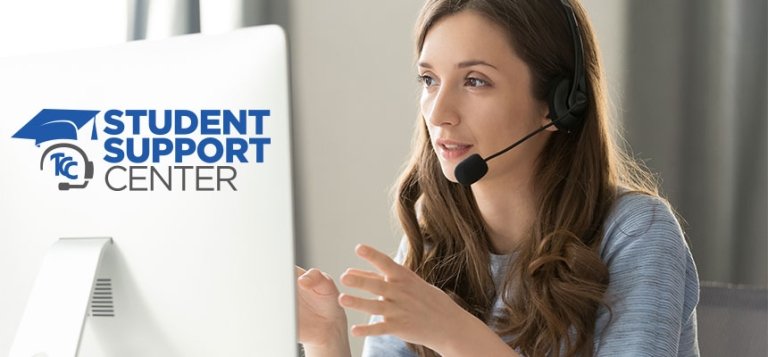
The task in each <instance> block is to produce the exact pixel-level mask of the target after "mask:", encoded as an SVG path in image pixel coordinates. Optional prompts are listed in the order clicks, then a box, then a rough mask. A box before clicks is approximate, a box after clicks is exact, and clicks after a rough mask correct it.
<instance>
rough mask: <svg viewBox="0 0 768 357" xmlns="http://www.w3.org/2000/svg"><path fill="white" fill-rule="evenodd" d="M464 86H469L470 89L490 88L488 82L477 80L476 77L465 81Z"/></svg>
mask: <svg viewBox="0 0 768 357" xmlns="http://www.w3.org/2000/svg"><path fill="white" fill-rule="evenodd" d="M464 84H465V85H468V86H470V87H487V86H488V82H487V81H485V80H483V79H480V78H475V77H469V78H467V79H466V80H465V81H464Z"/></svg>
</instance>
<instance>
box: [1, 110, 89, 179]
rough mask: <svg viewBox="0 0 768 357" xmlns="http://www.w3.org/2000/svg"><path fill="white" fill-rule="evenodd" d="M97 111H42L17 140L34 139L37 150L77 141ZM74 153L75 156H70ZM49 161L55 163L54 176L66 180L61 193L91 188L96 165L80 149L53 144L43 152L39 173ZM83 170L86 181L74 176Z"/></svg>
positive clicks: (27, 125)
mask: <svg viewBox="0 0 768 357" xmlns="http://www.w3.org/2000/svg"><path fill="white" fill-rule="evenodd" d="M98 113H99V111H97V110H63V109H43V110H41V111H40V113H38V114H37V115H35V117H34V118H32V120H30V121H29V122H28V123H27V124H26V125H24V126H23V127H22V128H21V129H19V131H18V132H16V134H14V135H13V137H14V138H17V139H33V140H35V145H37V146H38V147H39V146H40V144H41V143H44V142H47V141H51V140H74V141H77V131H78V129H80V128H82V127H83V126H84V125H85V124H88V122H90V121H91V120H93V119H94V117H95V116H96V114H98ZM91 140H96V124H95V121H94V125H93V131H92V133H91ZM71 152H74V153H75V154H77V155H76V156H71V155H68V153H71ZM46 158H49V159H50V160H52V161H53V165H54V175H55V176H58V177H63V178H64V179H66V181H64V182H60V183H59V190H61V191H67V190H69V189H81V188H86V187H87V186H88V181H89V180H90V179H92V178H93V163H92V162H91V161H89V160H88V155H86V154H85V152H84V151H83V150H82V149H81V148H80V147H78V146H76V145H74V144H71V143H58V144H54V145H51V146H50V147H48V148H47V149H45V150H44V151H43V155H42V156H41V157H40V170H41V171H43V169H44V167H45V163H46ZM78 167H80V168H84V170H83V171H84V172H83V173H82V176H83V178H82V179H80V176H81V175H80V174H77V173H74V171H75V170H74V169H76V168H78Z"/></svg>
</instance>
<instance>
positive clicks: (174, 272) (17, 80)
mask: <svg viewBox="0 0 768 357" xmlns="http://www.w3.org/2000/svg"><path fill="white" fill-rule="evenodd" d="M0 103H1V104H0V165H2V173H1V174H0V287H1V288H0V355H5V354H6V353H10V355H11V356H25V357H30V356H36V357H42V356H52V357H54V356H56V357H58V356H74V355H77V356H81V357H86V356H100V357H101V356H143V357H145V356H164V357H168V356H184V357H189V356H206V357H209V356H295V355H296V354H297V344H296V322H295V314H296V313H295V297H294V292H295V287H294V275H293V274H294V272H293V265H294V263H293V256H294V250H293V239H294V236H293V232H294V229H293V218H292V214H293V204H292V202H293V201H292V176H291V153H290V148H291V142H290V137H291V136H290V120H289V118H290V115H289V88H288V69H287V58H286V39H285V36H284V33H283V31H282V30H281V29H280V28H279V27H277V26H263V27H254V28H247V29H242V30H238V31H234V32H232V33H228V34H223V35H213V36H206V35H189V36H181V37H176V38H172V39H168V40H160V41H142V42H133V43H127V44H124V45H119V46H113V47H109V48H100V49H89V50H73V51H69V52H61V53H52V54H44V55H34V56H26V57H14V58H2V59H0ZM83 321H84V324H83ZM78 323H79V324H78ZM73 341H74V342H73ZM73 343H74V351H73V347H72V345H73Z"/></svg>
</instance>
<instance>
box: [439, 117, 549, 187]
mask: <svg viewBox="0 0 768 357" xmlns="http://www.w3.org/2000/svg"><path fill="white" fill-rule="evenodd" d="M560 119H561V118H558V119H557V120H553V121H551V122H550V123H549V124H547V125H544V126H542V127H541V128H538V129H536V130H534V131H532V132H530V133H528V135H526V136H524V137H523V138H522V139H520V140H518V141H516V142H515V143H514V144H512V145H510V146H507V147H506V148H504V149H503V150H501V151H499V152H497V153H495V154H493V155H491V156H488V157H487V158H485V159H483V157H482V156H480V155H479V154H472V155H471V156H470V157H468V158H466V159H464V160H462V161H461V162H460V163H459V164H458V165H456V169H455V170H454V171H453V173H454V175H455V176H456V181H459V183H460V184H462V185H464V186H470V185H472V184H473V183H475V182H477V181H479V180H480V179H481V178H483V176H485V174H486V173H487V172H488V164H486V162H488V161H489V160H491V159H493V158H495V157H497V156H499V155H501V154H504V153H505V152H507V151H509V150H512V149H513V148H514V147H515V146H518V145H520V144H522V143H523V142H525V141H526V140H528V139H530V138H532V137H533V136H534V135H536V134H538V133H540V132H542V131H543V130H545V129H547V128H549V127H550V126H552V125H555V124H556V123H557V122H558V121H559V120H560Z"/></svg>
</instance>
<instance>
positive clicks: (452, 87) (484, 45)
mask: <svg viewBox="0 0 768 357" xmlns="http://www.w3.org/2000/svg"><path fill="white" fill-rule="evenodd" d="M418 71H419V78H420V80H421V82H422V84H423V89H422V91H421V115H422V117H423V118H424V121H425V122H426V125H427V128H428V129H429V135H430V140H431V142H432V147H433V149H434V150H435V153H436V154H437V157H438V158H439V160H440V165H441V167H442V170H443V174H444V175H445V177H446V178H448V179H449V180H451V181H454V182H455V181H456V178H455V176H454V172H453V171H454V169H455V167H456V165H457V164H458V163H459V162H461V161H462V160H463V159H465V158H467V157H469V156H470V155H472V154H474V153H477V154H480V156H482V157H487V156H489V155H491V154H493V153H495V152H497V151H499V150H501V149H503V148H505V147H507V146H508V145H510V144H512V143H513V142H515V141H517V140H518V139H520V138H522V137H523V136H525V134H527V133H528V132H530V131H532V130H534V129H536V128H538V127H540V126H541V125H543V124H545V123H546V122H547V121H548V119H546V115H547V109H548V108H547V104H546V102H544V101H540V100H537V99H535V98H534V97H533V93H532V86H531V74H530V71H529V69H528V66H527V65H526V64H525V63H524V62H523V60H522V59H520V57H518V56H517V54H516V53H515V51H514V50H513V49H512V46H511V44H510V43H509V39H508V37H507V36H506V35H505V34H504V32H502V29H501V28H500V27H498V26H497V25H496V24H494V23H492V22H490V21H489V20H487V19H486V18H484V17H482V16H481V15H479V14H478V13H476V12H473V11H470V10H465V11H462V12H459V13H457V14H453V15H449V16H447V17H444V18H442V19H440V20H439V21H438V22H437V23H435V24H434V25H432V27H431V28H430V30H429V31H428V32H427V35H426V37H425V39H424V46H423V47H422V50H421V54H420V56H419V60H418ZM547 136H548V135H547V134H545V133H542V134H540V135H537V136H535V137H533V138H531V140H528V141H526V142H525V143H524V144H521V145H520V146H518V147H516V148H515V149H513V150H512V151H510V152H508V153H506V154H504V155H501V156H499V157H497V158H495V159H493V160H491V161H489V162H488V169H489V171H488V174H487V175H486V176H485V177H484V178H483V180H481V181H480V182H481V183H482V182H483V181H485V182H488V181H489V180H493V179H498V178H501V177H507V178H509V177H513V176H516V177H520V176H519V175H520V174H525V175H528V177H530V175H531V173H532V170H533V165H534V163H535V159H536V157H537V156H538V154H539V153H540V152H541V149H542V147H543V145H544V143H545V142H546V138H547ZM510 175H512V176H510Z"/></svg>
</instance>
